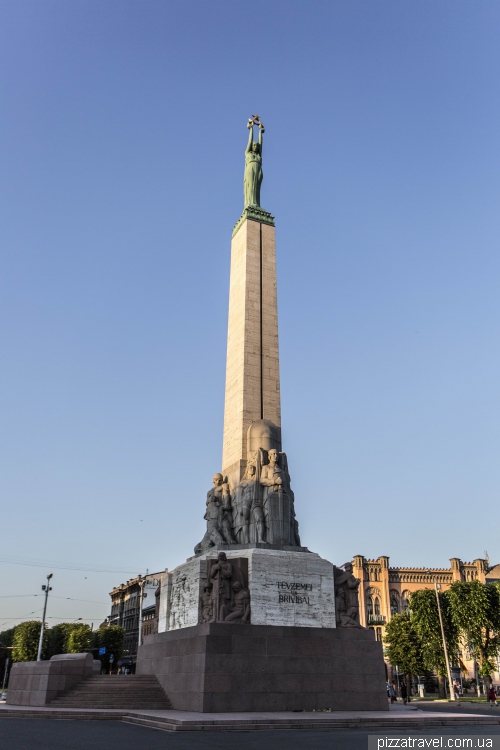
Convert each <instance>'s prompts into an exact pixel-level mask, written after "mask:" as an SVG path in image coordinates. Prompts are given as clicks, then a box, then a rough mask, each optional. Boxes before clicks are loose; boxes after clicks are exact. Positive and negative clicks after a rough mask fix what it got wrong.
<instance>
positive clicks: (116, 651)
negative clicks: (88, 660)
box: [96, 625, 125, 670]
mask: <svg viewBox="0 0 500 750" xmlns="http://www.w3.org/2000/svg"><path fill="white" fill-rule="evenodd" d="M96 641H97V648H103V647H105V648H106V653H105V654H104V655H103V656H99V657H98V658H99V659H100V660H101V662H102V665H103V667H104V668H105V669H106V670H108V669H109V664H110V662H109V657H110V655H111V654H113V656H114V657H115V658H114V662H113V663H114V664H115V665H116V662H117V661H118V659H119V658H120V657H121V655H122V653H123V644H124V643H125V629H124V628H121V627H120V626H119V625H106V626H105V627H103V628H99V630H98V631H97V637H96Z"/></svg>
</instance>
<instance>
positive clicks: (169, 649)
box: [137, 623, 388, 713]
mask: <svg viewBox="0 0 500 750" xmlns="http://www.w3.org/2000/svg"><path fill="white" fill-rule="evenodd" d="M137 674H154V675H156V677H157V679H158V680H159V682H160V683H161V685H162V687H163V689H164V690H165V692H166V693H167V695H168V697H169V698H170V701H171V703H172V706H173V708H174V709H177V710H180V711H201V712H208V713H210V712H240V711H297V710H305V711H312V710H313V709H326V708H331V709H332V710H334V711H346V710H349V711H386V710H388V703H387V690H386V682H385V669H384V660H383V655H382V645H381V644H380V643H378V642H376V641H375V639H374V635H373V633H372V632H371V631H370V630H365V629H364V628H307V627H277V626H261V625H229V624H227V625H226V624H225V623H212V624H206V625H198V626H196V627H190V628H182V629H179V630H173V631H170V632H166V633H158V634H155V635H150V636H147V637H146V638H145V643H144V645H143V646H142V647H141V648H140V649H139V654H138V659H137Z"/></svg>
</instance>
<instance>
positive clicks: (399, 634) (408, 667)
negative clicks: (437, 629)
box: [384, 612, 426, 675]
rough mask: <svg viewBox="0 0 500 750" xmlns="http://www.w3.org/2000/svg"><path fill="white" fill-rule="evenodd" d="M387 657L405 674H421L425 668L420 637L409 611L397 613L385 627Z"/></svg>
mask: <svg viewBox="0 0 500 750" xmlns="http://www.w3.org/2000/svg"><path fill="white" fill-rule="evenodd" d="M384 643H385V644H386V646H387V658H388V659H389V661H390V663H391V664H394V666H398V668H399V670H400V671H401V672H403V673H404V674H405V675H420V674H423V673H424V672H425V671H426V669H425V664H424V656H423V648H422V642H421V640H420V637H419V635H418V633H417V631H416V629H415V627H414V625H413V623H412V621H411V618H410V615H409V614H408V613H407V612H404V613H403V614H395V615H393V617H392V618H391V620H390V622H389V623H388V624H387V626H386V629H385V636H384Z"/></svg>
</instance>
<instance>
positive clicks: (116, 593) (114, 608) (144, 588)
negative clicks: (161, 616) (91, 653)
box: [107, 571, 167, 669]
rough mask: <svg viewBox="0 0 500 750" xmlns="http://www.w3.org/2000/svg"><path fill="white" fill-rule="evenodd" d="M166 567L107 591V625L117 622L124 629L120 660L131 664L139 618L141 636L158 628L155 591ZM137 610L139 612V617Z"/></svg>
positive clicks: (156, 591)
mask: <svg viewBox="0 0 500 750" xmlns="http://www.w3.org/2000/svg"><path fill="white" fill-rule="evenodd" d="M166 572H167V571H162V572H161V573H150V574H148V575H146V576H140V575H139V576H137V577H136V578H131V579H130V580H129V581H127V582H126V583H121V584H120V585H119V586H116V587H115V588H114V589H113V591H111V592H110V596H111V614H110V615H109V617H108V618H107V620H108V624H109V625H119V626H121V627H122V628H124V630H125V643H124V647H123V656H122V659H121V662H122V664H123V665H124V666H126V667H130V668H131V669H134V668H135V662H136V659H137V647H138V642H139V622H140V625H141V630H142V636H143V637H144V636H145V635H151V633H156V632H158V611H159V593H160V589H161V583H162V581H163V578H164V576H165V573H166ZM139 614H140V615H141V616H140V618H139Z"/></svg>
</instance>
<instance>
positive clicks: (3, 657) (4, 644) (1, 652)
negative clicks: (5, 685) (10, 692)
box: [0, 628, 15, 680]
mask: <svg viewBox="0 0 500 750" xmlns="http://www.w3.org/2000/svg"><path fill="white" fill-rule="evenodd" d="M14 630H15V628H10V629H9V630H3V631H2V632H1V633H0V680H3V674H4V671H5V662H6V661H7V659H10V658H11V654H12V652H11V649H10V648H9V647H10V646H12V640H13V638H14Z"/></svg>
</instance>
